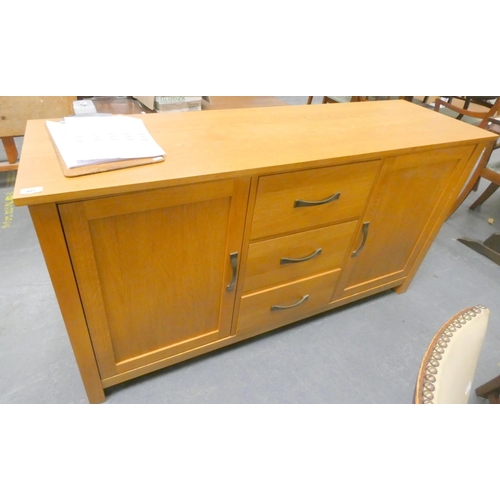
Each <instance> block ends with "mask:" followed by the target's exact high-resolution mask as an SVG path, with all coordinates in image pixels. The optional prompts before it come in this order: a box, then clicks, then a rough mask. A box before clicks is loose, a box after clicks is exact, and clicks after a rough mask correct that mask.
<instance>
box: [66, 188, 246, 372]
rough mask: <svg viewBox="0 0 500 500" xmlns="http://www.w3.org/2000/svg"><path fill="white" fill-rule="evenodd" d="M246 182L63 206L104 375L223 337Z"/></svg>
mask: <svg viewBox="0 0 500 500" xmlns="http://www.w3.org/2000/svg"><path fill="white" fill-rule="evenodd" d="M248 186H249V181H242V180H238V181H220V182H215V183H207V184H205V185H203V189H200V186H199V185H197V186H186V187H184V188H170V189H164V190H156V191H154V192H152V193H151V196H150V197H149V198H148V200H149V201H146V200H145V199H144V196H145V194H146V193H140V194H137V195H126V196H123V197H113V198H110V199H101V200H95V201H86V202H77V203H69V204H65V205H61V206H60V213H61V217H62V220H63V225H64V229H65V233H66V238H67V241H68V246H69V248H70V253H71V256H72V260H73V265H74V268H75V272H76V276H77V281H78V286H79V290H80V294H81V296H82V302H83V304H84V309H85V314H86V317H87V321H88V324H89V329H90V334H91V338H92V342H93V344H94V349H95V351H96V357H97V359H98V363H99V368H100V370H101V372H102V373H101V374H102V376H103V377H110V376H113V375H116V374H118V373H122V372H124V371H127V370H130V369H133V368H137V367H140V366H142V365H144V364H147V363H151V362H154V361H157V360H159V359H163V358H165V357H169V356H173V355H175V354H179V353H181V352H184V351H186V350H190V349H193V348H195V347H198V346H200V345H203V344H207V343H210V342H213V341H216V340H218V339H221V338H224V337H226V336H228V335H229V332H230V329H231V313H232V308H233V303H234V291H228V290H227V285H228V284H229V283H230V282H231V280H232V276H233V269H232V266H231V262H230V258H229V254H230V253H233V252H240V251H241V248H240V247H241V241H242V235H243V225H244V216H242V214H243V215H244V206H245V205H246V202H247V196H248ZM173 200H174V201H173ZM183 200H187V201H186V202H183Z"/></svg>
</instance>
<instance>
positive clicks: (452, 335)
mask: <svg viewBox="0 0 500 500" xmlns="http://www.w3.org/2000/svg"><path fill="white" fill-rule="evenodd" d="M489 313H490V311H489V309H487V308H486V307H484V306H476V307H472V308H468V309H464V310H462V311H460V312H459V313H458V314H456V315H455V316H453V317H452V318H451V319H450V320H448V321H447V322H446V323H445V324H444V325H443V326H442V327H441V328H440V330H439V331H438V332H437V333H436V335H435V336H434V337H433V339H432V341H431V343H430V344H429V347H428V349H427V351H426V353H425V355H424V358H423V360H422V364H421V366H420V370H419V372H418V378H417V384H416V388H415V403H416V404H456V403H467V402H468V400H469V395H470V390H471V387H472V381H473V379H474V373H475V371H476V366H477V360H478V358H479V354H480V352H481V347H482V345H483V342H484V337H485V335H486V330H487V328H488V319H489Z"/></svg>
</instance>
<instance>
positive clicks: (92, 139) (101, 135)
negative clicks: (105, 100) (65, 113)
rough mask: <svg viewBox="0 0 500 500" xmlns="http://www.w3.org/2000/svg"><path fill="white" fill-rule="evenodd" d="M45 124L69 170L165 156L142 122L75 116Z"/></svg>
mask: <svg viewBox="0 0 500 500" xmlns="http://www.w3.org/2000/svg"><path fill="white" fill-rule="evenodd" d="M46 123H47V128H48V129H49V132H50V134H51V135H52V139H53V140H54V142H55V144H56V146H57V149H58V150H59V153H60V154H61V156H62V158H63V160H64V163H65V164H66V166H67V167H68V168H75V167H82V166H86V165H95V164H99V163H108V162H113V161H120V160H130V159H135V158H155V157H158V156H163V155H164V154H165V151H163V149H162V148H161V147H160V146H159V145H158V143H157V142H156V141H155V140H154V139H153V138H152V137H151V134H150V133H149V132H148V129H147V128H146V126H145V125H144V122H143V121H142V120H141V119H140V118H132V117H130V116H122V115H111V116H74V117H69V118H65V119H64V121H62V122H51V121H47V122H46Z"/></svg>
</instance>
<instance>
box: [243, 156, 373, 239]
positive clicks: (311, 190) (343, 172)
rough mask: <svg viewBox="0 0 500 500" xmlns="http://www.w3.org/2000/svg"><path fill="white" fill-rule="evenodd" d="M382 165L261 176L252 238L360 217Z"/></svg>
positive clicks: (341, 167)
mask: <svg viewBox="0 0 500 500" xmlns="http://www.w3.org/2000/svg"><path fill="white" fill-rule="evenodd" d="M381 164H382V161H381V160H376V161H367V162H362V163H351V164H349V165H341V166H336V167H325V168H316V169H311V170H301V171H299V172H290V173H286V174H275V175H269V176H263V177H261V178H260V179H259V186H258V189H257V200H256V204H255V211H254V216H253V223H252V233H251V238H252V239H257V238H263V237H266V236H270V235H275V234H281V233H287V232H291V231H297V230H301V229H306V228H309V227H313V226H319V225H322V224H331V223H332V222H337V221H341V220H345V219H349V218H355V217H359V216H360V215H361V214H362V213H363V210H364V207H365V205H366V202H367V199H368V195H369V193H370V189H371V187H372V185H373V183H374V181H375V178H376V176H377V174H378V171H379V169H380V165H381Z"/></svg>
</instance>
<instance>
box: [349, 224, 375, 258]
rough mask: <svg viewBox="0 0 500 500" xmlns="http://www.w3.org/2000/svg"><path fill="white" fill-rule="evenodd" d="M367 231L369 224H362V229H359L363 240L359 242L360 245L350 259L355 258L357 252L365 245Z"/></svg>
mask: <svg viewBox="0 0 500 500" xmlns="http://www.w3.org/2000/svg"><path fill="white" fill-rule="evenodd" d="M368 229H370V223H369V222H363V227H362V229H361V234H362V235H363V239H362V240H361V245H359V248H358V249H357V250H355V251H354V252H353V253H352V255H351V257H357V256H358V254H359V252H361V250H363V247H364V246H365V243H366V239H367V238H368Z"/></svg>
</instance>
